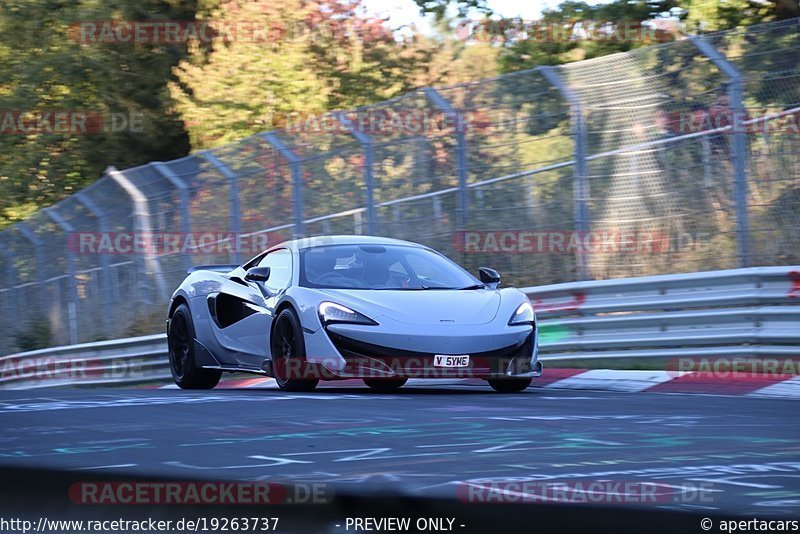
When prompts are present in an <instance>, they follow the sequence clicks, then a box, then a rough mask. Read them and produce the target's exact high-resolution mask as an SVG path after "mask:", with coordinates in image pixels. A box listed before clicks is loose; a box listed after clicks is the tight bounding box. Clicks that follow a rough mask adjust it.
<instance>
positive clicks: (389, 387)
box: [364, 378, 408, 392]
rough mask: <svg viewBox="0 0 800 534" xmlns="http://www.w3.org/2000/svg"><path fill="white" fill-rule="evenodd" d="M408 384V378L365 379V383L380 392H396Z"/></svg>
mask: <svg viewBox="0 0 800 534" xmlns="http://www.w3.org/2000/svg"><path fill="white" fill-rule="evenodd" d="M406 382H408V378H365V379H364V383H365V384H366V385H367V386H369V388H370V389H373V390H375V391H380V392H389V391H396V390H398V389H400V388H401V387H403V386H404V385H405V383H406Z"/></svg>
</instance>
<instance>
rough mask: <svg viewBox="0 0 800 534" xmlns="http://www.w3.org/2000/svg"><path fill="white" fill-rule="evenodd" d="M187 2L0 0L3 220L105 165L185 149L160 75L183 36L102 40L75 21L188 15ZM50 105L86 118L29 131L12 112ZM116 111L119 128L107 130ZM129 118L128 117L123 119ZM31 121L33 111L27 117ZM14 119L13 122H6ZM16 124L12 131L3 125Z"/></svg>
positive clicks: (61, 193) (180, 51)
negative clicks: (78, 31)
mask: <svg viewBox="0 0 800 534" xmlns="http://www.w3.org/2000/svg"><path fill="white" fill-rule="evenodd" d="M193 4H194V2H184V3H181V2H175V1H167V0H141V1H117V2H103V1H101V0H73V1H70V2H64V1H56V0H19V1H15V2H10V3H4V4H0V80H2V82H0V110H3V112H4V115H3V118H4V119H5V120H6V122H5V126H6V129H5V130H4V133H5V134H6V135H0V226H3V225H6V224H9V223H10V222H13V221H15V220H19V219H21V218H24V217H25V216H27V215H29V214H31V213H32V212H33V211H35V210H36V209H37V208H39V207H41V206H43V205H48V204H52V203H53V202H55V201H58V200H60V199H61V198H63V197H65V196H67V195H69V194H71V193H74V192H75V191H76V190H77V189H80V188H82V187H84V186H86V185H88V184H90V183H92V182H93V181H95V180H97V178H98V177H99V176H100V174H101V173H102V171H103V169H104V168H105V167H106V166H108V165H115V166H118V167H121V168H125V167H132V166H136V165H140V164H143V163H146V162H147V161H150V160H153V159H171V158H174V157H178V156H180V155H183V154H185V153H186V152H187V151H188V138H187V136H186V134H185V132H184V131H183V127H182V123H181V122H180V121H179V120H178V117H176V115H175V114H174V112H173V111H172V106H171V104H170V100H169V94H168V93H167V91H166V81H167V80H168V79H169V77H170V72H171V69H172V66H173V65H174V64H176V63H177V62H178V61H179V59H180V58H181V57H182V56H183V55H184V54H185V47H184V46H182V45H181V44H179V43H178V44H164V45H149V44H134V43H126V44H109V45H103V44H98V43H91V42H84V41H81V40H80V39H76V36H75V34H74V26H72V24H73V23H74V22H76V21H87V20H91V21H97V20H110V19H116V20H143V19H147V18H149V17H151V16H152V15H150V14H151V13H154V12H157V13H160V14H161V15H160V17H163V18H165V19H187V18H191V17H193V11H194V9H195V8H194V5H193ZM48 112H62V113H66V114H67V115H70V114H73V115H71V116H75V115H77V114H80V113H87V114H88V115H89V116H90V117H92V119H90V121H89V124H90V125H91V124H93V123H94V124H95V127H94V128H92V127H91V126H90V127H89V128H88V130H90V131H87V132H82V131H81V130H80V129H76V130H74V131H72V132H69V131H55V132H48V131H46V129H44V128H35V127H34V128H31V129H30V130H28V132H27V133H25V132H23V131H22V130H21V129H20V128H18V127H17V126H19V121H18V118H19V116H23V117H29V118H30V117H42V116H46V114H47V113H48ZM112 114H114V117H115V119H117V125H116V128H118V131H112V130H111V129H110V128H109V124H110V120H111V117H112ZM131 118H133V119H134V121H135V125H134V127H133V128H131V124H130V123H129V122H128V123H127V124H123V123H122V121H123V120H124V121H130V119H131ZM32 120H35V119H32ZM9 121H11V122H9ZM9 130H13V131H9Z"/></svg>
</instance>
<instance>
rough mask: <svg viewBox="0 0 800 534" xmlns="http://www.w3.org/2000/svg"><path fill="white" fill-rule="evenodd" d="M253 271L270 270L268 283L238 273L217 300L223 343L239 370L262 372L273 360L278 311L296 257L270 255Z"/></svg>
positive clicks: (284, 253) (286, 253) (281, 251)
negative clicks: (271, 336) (271, 343)
mask: <svg viewBox="0 0 800 534" xmlns="http://www.w3.org/2000/svg"><path fill="white" fill-rule="evenodd" d="M248 266H249V267H254V266H257V267H269V268H270V276H269V279H268V280H267V281H266V282H255V281H250V280H246V271H245V270H244V269H241V270H239V271H238V272H234V273H233V274H232V276H231V278H230V280H229V281H228V282H226V284H225V286H224V287H223V291H221V292H220V293H219V294H217V295H216V296H215V297H214V301H215V302H214V306H215V309H216V316H215V321H217V324H218V326H219V327H220V329H219V338H220V339H219V341H220V343H221V344H222V345H223V346H224V347H225V348H226V349H228V351H230V355H231V356H232V358H233V360H234V362H235V363H234V364H235V365H236V366H239V367H247V368H253V367H255V368H257V369H260V368H261V366H262V364H263V363H264V360H266V359H268V358H269V356H270V348H269V331H270V328H271V326H272V319H273V316H274V311H275V307H276V306H277V303H278V300H279V299H280V297H281V295H282V294H283V292H284V291H285V290H286V289H287V288H288V287H289V285H290V284H291V280H292V254H291V252H290V251H289V250H288V249H277V250H273V251H270V252H269V253H268V254H266V255H265V256H263V257H262V258H261V259H260V260H259V261H258V262H257V263H256V262H253V264H250V265H248Z"/></svg>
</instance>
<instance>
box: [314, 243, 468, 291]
mask: <svg viewBox="0 0 800 534" xmlns="http://www.w3.org/2000/svg"><path fill="white" fill-rule="evenodd" d="M300 285H302V286H304V287H315V288H327V289H395V290H423V289H471V288H479V287H483V284H481V283H480V282H479V281H478V280H477V279H475V278H474V277H473V276H472V275H470V274H469V273H468V272H466V271H465V270H464V269H462V268H461V267H459V266H458V265H456V264H455V263H454V262H452V261H451V260H449V259H447V258H446V257H444V256H442V255H440V254H437V253H436V252H433V251H431V250H428V249H424V248H418V247H412V246H404V245H329V246H323V247H314V248H309V249H305V250H303V251H302V252H301V253H300Z"/></svg>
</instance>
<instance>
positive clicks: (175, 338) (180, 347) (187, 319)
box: [167, 304, 222, 389]
mask: <svg viewBox="0 0 800 534" xmlns="http://www.w3.org/2000/svg"><path fill="white" fill-rule="evenodd" d="M194 337H195V333H194V323H193V321H192V314H191V312H190V311H189V306H187V305H186V304H181V305H180V306H178V307H177V308H176V309H175V311H174V312H173V314H172V317H171V318H170V321H169V331H168V332H167V346H168V347H169V349H168V350H169V370H170V372H171V373H172V379H173V380H174V381H175V383H176V384H177V385H178V387H180V388H181V389H212V388H213V387H214V386H216V385H217V384H218V383H219V379H220V377H221V376H222V371H217V370H216V369H202V368H200V367H197V365H196V363H195V359H194Z"/></svg>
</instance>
